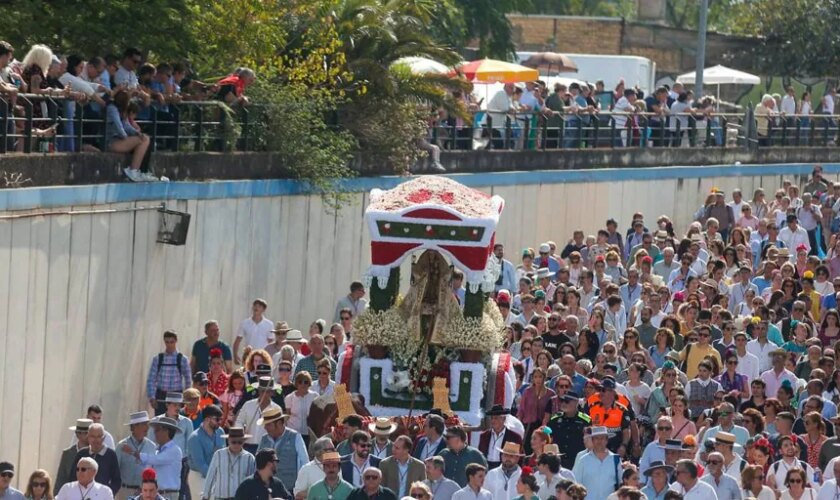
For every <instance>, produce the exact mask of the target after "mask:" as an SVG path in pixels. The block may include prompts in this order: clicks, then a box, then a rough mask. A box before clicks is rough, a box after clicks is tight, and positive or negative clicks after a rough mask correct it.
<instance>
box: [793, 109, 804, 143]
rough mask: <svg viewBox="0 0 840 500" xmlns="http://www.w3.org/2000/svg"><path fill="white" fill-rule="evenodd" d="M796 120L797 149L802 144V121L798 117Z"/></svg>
mask: <svg viewBox="0 0 840 500" xmlns="http://www.w3.org/2000/svg"><path fill="white" fill-rule="evenodd" d="M794 120H796V147H799V146H800V144H801V142H802V119H801V118H799V117H798V116H797V117H795V118H794Z"/></svg>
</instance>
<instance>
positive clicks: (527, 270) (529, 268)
mask: <svg viewBox="0 0 840 500" xmlns="http://www.w3.org/2000/svg"><path fill="white" fill-rule="evenodd" d="M536 272H537V269H536V268H535V267H534V250H533V249H531V248H526V249H525V250H522V264H520V265H518V266H516V281H517V282H518V281H519V280H521V279H522V278H524V277H526V276H527V275H529V274H536Z"/></svg>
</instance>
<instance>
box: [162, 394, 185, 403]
mask: <svg viewBox="0 0 840 500" xmlns="http://www.w3.org/2000/svg"><path fill="white" fill-rule="evenodd" d="M157 402H158V403H173V404H179V405H182V404H184V395H183V394H182V393H180V392H167V393H166V397H165V398H163V399H158V400H157Z"/></svg>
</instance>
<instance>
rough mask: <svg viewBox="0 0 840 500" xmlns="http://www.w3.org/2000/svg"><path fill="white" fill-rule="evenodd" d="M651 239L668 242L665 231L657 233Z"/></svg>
mask: <svg viewBox="0 0 840 500" xmlns="http://www.w3.org/2000/svg"><path fill="white" fill-rule="evenodd" d="M653 238H654V239H655V240H656V241H667V240H668V232H667V231H657V232H656V234H655V235H654V237H653Z"/></svg>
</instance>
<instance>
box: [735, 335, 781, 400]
mask: <svg viewBox="0 0 840 500" xmlns="http://www.w3.org/2000/svg"><path fill="white" fill-rule="evenodd" d="M778 348H779V346H777V345H776V344H774V343H773V342H770V341H769V340H768V341H767V343H766V344H764V345H763V346H762V345H761V344H759V343H758V339H752V340H750V341H749V342H747V352H748V353H750V354H752V355H753V356H755V357H756V358H758V372H759V373H764V372H766V371H767V370H769V369H770V368H773V360H772V359H771V358H770V356H769V354H770V352H771V351H775V350H776V349H778ZM738 368H739V369H740V366H739V367H738ZM767 394H768V395H769V394H770V393H769V392H768V393H767ZM774 397H775V396H774Z"/></svg>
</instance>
